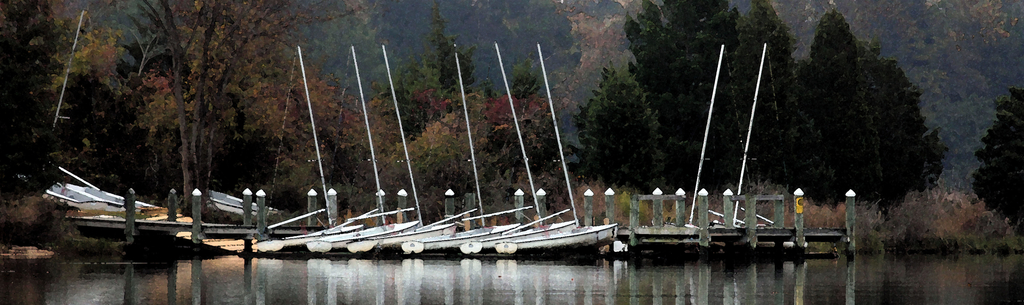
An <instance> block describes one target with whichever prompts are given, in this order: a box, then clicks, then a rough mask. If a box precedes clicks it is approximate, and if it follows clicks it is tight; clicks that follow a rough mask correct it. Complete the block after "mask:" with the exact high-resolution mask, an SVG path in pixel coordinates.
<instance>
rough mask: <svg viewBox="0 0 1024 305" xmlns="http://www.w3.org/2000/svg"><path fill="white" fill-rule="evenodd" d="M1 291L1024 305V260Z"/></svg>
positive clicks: (192, 267)
mask: <svg viewBox="0 0 1024 305" xmlns="http://www.w3.org/2000/svg"><path fill="white" fill-rule="evenodd" d="M851 275H855V276H851ZM0 282H2V285H0V304H487V305H496V304H753V303H755V302H756V303H759V304H844V303H847V302H850V301H853V302H855V303H858V304H886V303H889V304H1000V303H1020V302H1024V301H1022V300H1024V289H1022V288H1024V256H1005V257H1004V256H964V257H959V258H954V257H938V256H885V257H882V256H860V257H858V258H857V259H856V261H855V262H852V263H848V262H847V261H846V260H845V259H843V258H840V259H836V260H808V261H806V262H804V263H802V264H798V263H796V264H795V263H793V262H784V263H773V262H758V263H742V262H737V263H732V262H725V261H711V262H707V263H700V262H697V261H686V262H679V263H677V264H663V263H660V264H655V263H651V262H648V261H605V260H600V261H596V262H592V263H588V264H570V263H565V262H547V261H522V260H520V261H516V260H493V259H483V260H477V259H462V260H435V259H423V260H421V259H406V260H382V261H373V260H356V259H351V260H326V259H312V260H276V259H251V260H245V259H242V258H238V257H223V258H216V259H206V260H180V261H176V262H158V263H153V262H147V263H140V262H134V263H133V262H111V261H107V262H81V261H65V260H59V259H53V260H43V261H24V260H6V261H0Z"/></svg>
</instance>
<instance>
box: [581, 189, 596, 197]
mask: <svg viewBox="0 0 1024 305" xmlns="http://www.w3.org/2000/svg"><path fill="white" fill-rule="evenodd" d="M583 196H587V197H593V196H594V191H591V190H590V189H587V191H586V192H583Z"/></svg>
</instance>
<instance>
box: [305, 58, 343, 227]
mask: <svg viewBox="0 0 1024 305" xmlns="http://www.w3.org/2000/svg"><path fill="white" fill-rule="evenodd" d="M296 49H298V50H299V66H300V67H301V68H302V85H303V86H304V87H305V88H306V105H307V106H308V107H309V125H310V126H311V128H312V129H313V146H315V147H316V164H317V165H318V166H319V167H320V186H321V187H323V189H324V193H323V194H324V198H325V200H326V198H327V183H326V182H324V163H323V161H322V160H323V159H322V158H320V141H319V140H317V138H316V122H315V121H313V103H312V102H310V99H309V83H308V82H306V65H305V64H304V63H303V62H302V47H296ZM325 202H326V201H325ZM327 223H328V225H329V226H332V227H333V226H334V215H331V210H330V209H327Z"/></svg>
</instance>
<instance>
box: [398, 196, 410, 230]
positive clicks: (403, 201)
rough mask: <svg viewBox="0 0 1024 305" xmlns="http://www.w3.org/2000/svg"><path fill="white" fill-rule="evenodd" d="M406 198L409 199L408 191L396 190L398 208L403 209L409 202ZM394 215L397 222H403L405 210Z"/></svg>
mask: <svg viewBox="0 0 1024 305" xmlns="http://www.w3.org/2000/svg"><path fill="white" fill-rule="evenodd" d="M408 200H409V192H406V191H405V189H400V190H398V209H399V210H401V209H405V207H406V205H407V204H408V203H409V202H408ZM396 217H398V222H399V223H402V222H405V212H398V214H397V215H396Z"/></svg>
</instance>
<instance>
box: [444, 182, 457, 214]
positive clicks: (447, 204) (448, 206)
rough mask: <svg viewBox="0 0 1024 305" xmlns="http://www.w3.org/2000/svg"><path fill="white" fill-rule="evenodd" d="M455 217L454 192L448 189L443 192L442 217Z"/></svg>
mask: <svg viewBox="0 0 1024 305" xmlns="http://www.w3.org/2000/svg"><path fill="white" fill-rule="evenodd" d="M452 215H455V191H453V190H452V189H448V190H447V191H445V192H444V217H445V218H448V217H452Z"/></svg>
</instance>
